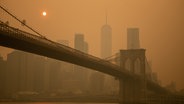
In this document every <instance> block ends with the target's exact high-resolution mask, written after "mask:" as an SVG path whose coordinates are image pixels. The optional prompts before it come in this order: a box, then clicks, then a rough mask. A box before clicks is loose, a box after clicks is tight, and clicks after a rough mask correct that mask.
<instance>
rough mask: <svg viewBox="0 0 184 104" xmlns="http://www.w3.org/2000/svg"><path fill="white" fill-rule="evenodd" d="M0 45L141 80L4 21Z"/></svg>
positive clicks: (0, 25)
mask: <svg viewBox="0 0 184 104" xmlns="http://www.w3.org/2000/svg"><path fill="white" fill-rule="evenodd" d="M0 45H1V46H5V47H9V48H14V49H18V50H22V51H26V52H30V53H34V54H38V55H42V56H46V57H50V58H54V59H57V60H61V61H65V62H69V63H72V64H76V65H80V66H83V67H87V68H90V69H93V70H96V71H100V72H103V73H105V74H109V75H112V76H114V77H116V78H128V79H132V78H133V79H136V80H137V79H138V80H143V79H142V78H141V77H140V76H137V75H135V74H133V73H130V72H128V71H126V70H124V69H122V68H120V67H119V66H118V65H115V64H112V63H110V62H108V61H106V60H103V59H100V58H98V57H95V56H92V55H89V54H86V53H83V52H81V51H78V50H76V49H73V48H70V47H67V46H65V45H62V44H59V43H56V42H54V41H51V40H49V39H47V38H45V37H40V36H37V35H33V34H30V33H28V32H25V31H22V30H19V29H17V28H14V27H10V26H8V25H6V24H4V23H0ZM146 81H147V88H148V89H149V90H152V91H154V92H158V93H167V92H168V91H167V90H166V89H165V88H163V87H161V86H160V85H158V84H157V83H154V82H152V81H150V80H148V79H146Z"/></svg>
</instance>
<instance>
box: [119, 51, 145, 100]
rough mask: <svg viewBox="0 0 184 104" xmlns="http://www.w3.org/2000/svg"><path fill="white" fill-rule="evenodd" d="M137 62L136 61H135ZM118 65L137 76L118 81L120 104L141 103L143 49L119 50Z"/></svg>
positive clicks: (143, 84) (143, 87) (143, 75)
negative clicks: (138, 77)
mask: <svg viewBox="0 0 184 104" xmlns="http://www.w3.org/2000/svg"><path fill="white" fill-rule="evenodd" d="M136 62H138V63H136ZM120 67H122V69H125V70H127V71H129V72H131V73H133V74H135V75H137V76H140V78H142V79H141V80H140V79H136V78H131V79H130V78H126V77H125V78H122V79H119V81H120V84H119V85H120V86H119V89H120V93H119V94H120V104H141V103H143V102H144V101H145V91H146V83H145V80H144V78H145V49H130V50H120Z"/></svg>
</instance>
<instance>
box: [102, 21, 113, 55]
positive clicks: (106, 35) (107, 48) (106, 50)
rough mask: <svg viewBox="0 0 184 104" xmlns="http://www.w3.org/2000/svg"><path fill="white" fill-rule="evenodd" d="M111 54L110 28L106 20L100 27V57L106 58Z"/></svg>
mask: <svg viewBox="0 0 184 104" xmlns="http://www.w3.org/2000/svg"><path fill="white" fill-rule="evenodd" d="M106 21H107V20H106ZM111 55H112V29H111V27H110V26H109V25H108V24H107V22H106V24H105V25H103V26H102V28H101V57H102V58H107V57H109V56H111Z"/></svg>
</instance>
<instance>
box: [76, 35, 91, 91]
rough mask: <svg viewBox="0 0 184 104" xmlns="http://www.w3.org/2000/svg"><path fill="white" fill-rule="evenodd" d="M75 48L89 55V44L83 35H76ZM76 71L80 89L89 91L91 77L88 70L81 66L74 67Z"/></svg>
mask: <svg viewBox="0 0 184 104" xmlns="http://www.w3.org/2000/svg"><path fill="white" fill-rule="evenodd" d="M74 48H75V49H77V50H79V51H82V52H84V53H88V44H87V42H85V41H84V35H83V34H75V42H74ZM74 69H75V71H76V72H75V76H76V79H78V85H77V86H78V89H79V90H83V91H85V90H87V82H88V75H89V72H88V69H87V68H84V67H81V66H74ZM77 86H76V87H77Z"/></svg>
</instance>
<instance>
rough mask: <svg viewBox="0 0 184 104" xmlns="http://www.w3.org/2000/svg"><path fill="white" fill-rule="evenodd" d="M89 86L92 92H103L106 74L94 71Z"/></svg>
mask: <svg viewBox="0 0 184 104" xmlns="http://www.w3.org/2000/svg"><path fill="white" fill-rule="evenodd" d="M89 87H90V90H89V91H90V93H91V94H102V91H103V90H104V76H103V75H102V73H101V72H93V73H92V74H91V76H90V84H89Z"/></svg>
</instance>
